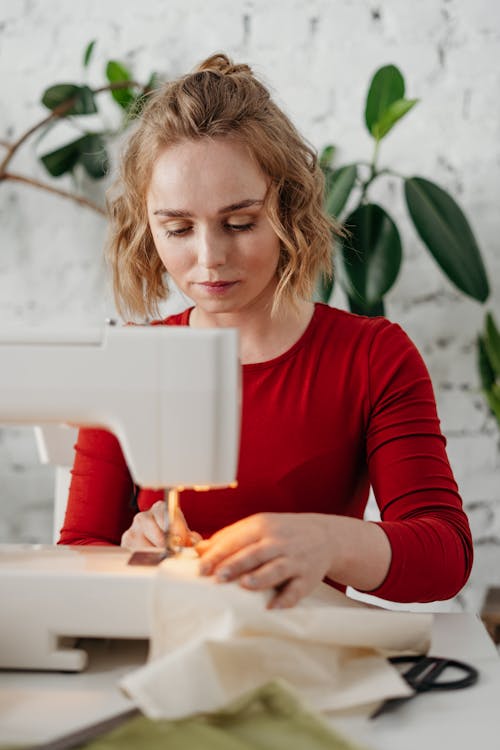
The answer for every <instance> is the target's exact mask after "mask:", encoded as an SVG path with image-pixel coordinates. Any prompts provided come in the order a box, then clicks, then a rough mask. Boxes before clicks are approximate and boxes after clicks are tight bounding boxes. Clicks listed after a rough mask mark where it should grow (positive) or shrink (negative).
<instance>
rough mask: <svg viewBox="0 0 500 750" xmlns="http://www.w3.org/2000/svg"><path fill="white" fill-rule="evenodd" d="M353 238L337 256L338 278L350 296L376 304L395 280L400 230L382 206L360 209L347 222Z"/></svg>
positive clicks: (399, 258)
mask: <svg viewBox="0 0 500 750" xmlns="http://www.w3.org/2000/svg"><path fill="white" fill-rule="evenodd" d="M345 227H346V229H347V230H348V231H349V232H350V237H349V238H347V239H345V240H344V241H343V242H342V244H341V245H340V249H339V252H338V255H337V267H338V277H339V281H340V282H341V284H342V286H343V287H344V289H345V291H346V292H347V295H348V297H350V298H352V299H353V300H355V301H357V302H358V304H360V305H363V306H365V307H366V308H372V307H374V305H376V304H377V303H378V302H379V301H380V300H381V299H382V297H383V296H384V294H386V293H387V292H388V291H389V289H390V288H391V287H392V285H393V284H394V282H395V281H396V278H397V275H398V273H399V269H400V266H401V258H402V249H401V239H400V237H399V232H398V229H397V227H396V225H395V223H394V222H393V220H392V219H391V217H390V216H389V214H388V213H387V212H386V211H385V210H384V209H383V208H381V207H380V206H378V205H376V204H374V203H369V204H367V205H364V206H360V207H359V208H357V209H356V210H355V211H353V213H351V214H350V215H349V216H348V217H347V219H346V220H345Z"/></svg>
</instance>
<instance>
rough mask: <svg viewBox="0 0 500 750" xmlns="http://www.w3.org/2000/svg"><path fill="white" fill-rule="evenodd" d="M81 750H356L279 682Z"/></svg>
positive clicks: (143, 724) (133, 727)
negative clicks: (225, 704) (227, 703)
mask: <svg viewBox="0 0 500 750" xmlns="http://www.w3.org/2000/svg"><path fill="white" fill-rule="evenodd" d="M84 747H85V750H138V748H145V749H146V748H147V750H304V748H307V750H360V748H359V747H358V746H357V745H354V744H352V743H351V742H350V741H348V740H347V739H345V738H343V737H341V736H340V735H338V734H337V733H336V732H335V731H334V730H333V729H331V728H330V727H329V726H328V725H327V724H326V723H325V722H324V721H323V719H322V718H321V717H319V716H317V715H316V714H314V713H312V712H311V711H309V710H307V709H306V708H304V706H303V705H302V704H301V703H300V701H299V700H298V699H297V697H296V696H295V695H294V694H293V693H292V692H291V691H290V690H289V689H288V688H287V686H286V685H285V684H284V683H283V682H279V681H276V682H270V683H268V684H267V685H264V686H263V687H261V688H259V689H258V690H256V691H255V692H253V693H250V694H248V695H246V696H244V697H243V698H241V699H240V700H238V701H236V702H234V703H232V704H231V705H230V706H228V707H227V708H225V709H223V710H221V711H218V712H217V713H212V714H208V715H198V716H192V717H189V718H186V719H179V720H176V721H167V720H157V721H155V720H153V719H147V718H146V717H143V716H140V717H137V718H134V719H130V720H129V721H127V722H126V723H125V724H123V725H122V726H120V727H118V728H117V729H114V730H113V731H112V732H109V733H108V734H106V735H103V736H102V737H99V738H98V739H95V740H93V741H91V742H89V743H87V744H86V745H85V746H84ZM0 750H8V749H7V748H0ZM18 750H19V749H18Z"/></svg>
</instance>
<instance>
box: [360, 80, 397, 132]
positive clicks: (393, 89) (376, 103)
mask: <svg viewBox="0 0 500 750" xmlns="http://www.w3.org/2000/svg"><path fill="white" fill-rule="evenodd" d="M404 94H405V82H404V78H403V76H402V75H401V73H400V71H399V70H398V68H396V66H395V65H385V66H384V67H383V68H379V69H378V70H377V72H376V73H375V75H374V76H373V78H372V80H371V83H370V88H369V90H368V95H367V97H366V107H365V122H366V127H367V128H368V130H369V132H370V133H371V134H372V135H374V130H373V129H374V127H375V126H376V125H377V123H379V122H380V120H381V119H382V117H383V116H384V115H385V113H386V111H387V110H388V109H389V107H390V106H391V104H393V103H394V102H396V101H397V100H398V99H403V98H404Z"/></svg>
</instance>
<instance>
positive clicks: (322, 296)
mask: <svg viewBox="0 0 500 750" xmlns="http://www.w3.org/2000/svg"><path fill="white" fill-rule="evenodd" d="M333 287H334V279H333V276H325V274H320V276H319V278H318V280H317V283H316V288H315V290H314V295H313V296H314V301H315V302H329V301H330V297H331V296H332V292H333Z"/></svg>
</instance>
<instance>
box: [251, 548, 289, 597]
mask: <svg viewBox="0 0 500 750" xmlns="http://www.w3.org/2000/svg"><path fill="white" fill-rule="evenodd" d="M294 574H296V570H295V568H294V564H293V561H292V560H290V559H289V558H287V557H284V556H280V557H276V558H275V559H273V560H270V561H269V562H267V563H266V564H265V565H261V566H260V567H259V568H256V569H255V570H252V571H251V572H250V573H245V575H242V576H241V578H240V579H239V583H240V585H241V586H243V588H246V589H252V590H253V591H263V590H266V589H272V588H277V587H280V586H283V585H284V584H286V583H287V581H289V580H290V579H291V578H292V577H293V575H294Z"/></svg>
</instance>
